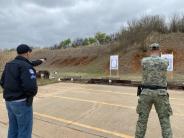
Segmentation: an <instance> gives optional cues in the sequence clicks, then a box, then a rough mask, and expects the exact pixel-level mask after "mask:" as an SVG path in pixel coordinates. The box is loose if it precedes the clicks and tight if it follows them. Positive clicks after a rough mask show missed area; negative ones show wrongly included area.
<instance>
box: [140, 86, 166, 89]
mask: <svg viewBox="0 0 184 138" xmlns="http://www.w3.org/2000/svg"><path fill="white" fill-rule="evenodd" d="M141 88H142V89H151V90H157V89H165V90H167V87H164V86H154V85H142V86H141Z"/></svg>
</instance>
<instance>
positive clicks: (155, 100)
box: [135, 43, 172, 138]
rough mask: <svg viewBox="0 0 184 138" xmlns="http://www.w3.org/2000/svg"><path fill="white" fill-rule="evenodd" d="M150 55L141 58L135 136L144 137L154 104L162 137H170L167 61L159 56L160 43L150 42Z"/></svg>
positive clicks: (136, 137) (170, 111)
mask: <svg viewBox="0 0 184 138" xmlns="http://www.w3.org/2000/svg"><path fill="white" fill-rule="evenodd" d="M149 48H150V57H147V58H143V60H142V68H143V79H142V85H141V88H142V91H141V94H140V95H139V99H138V106H137V109H136V110H137V113H138V114H139V118H138V121H137V125H136V133H135V138H144V136H145V132H146V128H147V122H148V117H149V113H150V111H151V108H152V105H153V104H154V106H155V109H156V112H157V114H158V117H159V121H160V125H161V128H162V136H163V138H172V130H171V124H170V115H172V109H171V106H170V103H169V94H168V93H167V67H168V65H169V62H168V61H167V60H166V59H164V58H161V57H160V45H159V44H156V43H154V44H152V45H150V46H149Z"/></svg>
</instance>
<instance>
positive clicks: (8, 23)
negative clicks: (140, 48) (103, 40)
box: [0, 0, 184, 47]
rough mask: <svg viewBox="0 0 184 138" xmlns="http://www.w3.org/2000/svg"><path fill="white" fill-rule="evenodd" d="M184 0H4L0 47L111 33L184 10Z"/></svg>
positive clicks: (1, 0) (0, 6)
mask: <svg viewBox="0 0 184 138" xmlns="http://www.w3.org/2000/svg"><path fill="white" fill-rule="evenodd" d="M183 5H184V1H182V0H162V1H160V0H139V1H138V0H129V1H127V0H126V1H125V0H114V1H112V0H29V1H27V0H0V30H1V31H0V47H16V46H17V45H18V44H19V43H27V44H30V45H42V46H44V45H45V46H48V45H54V44H55V43H58V42H59V41H61V40H62V39H65V38H77V37H85V36H89V35H94V34H95V33H96V32H98V31H102V32H106V33H111V32H117V31H120V30H121V27H122V26H123V24H124V23H125V22H126V21H128V20H131V19H133V18H139V17H140V16H142V15H145V14H148V15H149V14H150V15H154V14H160V15H165V16H171V15H172V14H174V13H181V12H184V8H183Z"/></svg>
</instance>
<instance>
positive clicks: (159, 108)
mask: <svg viewBox="0 0 184 138" xmlns="http://www.w3.org/2000/svg"><path fill="white" fill-rule="evenodd" d="M152 105H154V106H155V109H156V112H157V114H158V118H159V121H160V125H161V129H162V137H163V138H172V129H171V124H170V115H172V109H171V106H170V103H169V95H168V94H164V95H160V94H159V93H157V92H154V93H152V94H148V95H145V94H141V95H140V97H139V99H138V105H137V113H138V114H139V118H138V121H137V125H136V132H135V138H144V136H145V133H146V129H147V122H148V117H149V113H150V111H151V108H152Z"/></svg>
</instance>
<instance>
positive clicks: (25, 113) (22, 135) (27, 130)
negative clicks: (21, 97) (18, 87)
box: [6, 101, 33, 138]
mask: <svg viewBox="0 0 184 138" xmlns="http://www.w3.org/2000/svg"><path fill="white" fill-rule="evenodd" d="M6 108H7V111H8V118H9V129H8V138H31V135H32V126H33V109H32V106H27V105H26V101H22V102H8V101H6Z"/></svg>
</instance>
